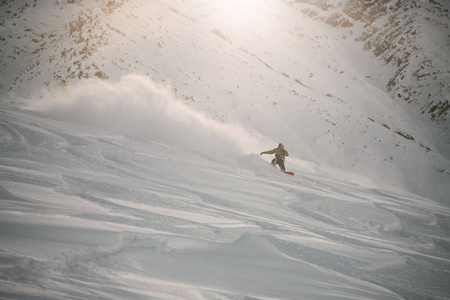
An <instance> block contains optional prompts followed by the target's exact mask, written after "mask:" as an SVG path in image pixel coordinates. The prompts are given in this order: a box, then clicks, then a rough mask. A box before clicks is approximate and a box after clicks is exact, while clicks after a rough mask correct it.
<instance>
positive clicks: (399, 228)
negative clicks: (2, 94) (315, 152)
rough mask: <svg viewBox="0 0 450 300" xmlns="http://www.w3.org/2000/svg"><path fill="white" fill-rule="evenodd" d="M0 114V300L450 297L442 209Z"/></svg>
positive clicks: (252, 162)
mask: <svg viewBox="0 0 450 300" xmlns="http://www.w3.org/2000/svg"><path fill="white" fill-rule="evenodd" d="M0 117H1V122H0V125H1V126H0V137H1V140H2V143H1V157H0V159H1V160H0V199H1V203H2V204H1V211H0V244H1V247H0V261H1V263H0V287H1V288H0V297H1V298H3V299H25V298H26V299H43V298H45V299H62V298H64V299H125V298H127V299H218V298H220V299H249V298H251V299H259V298H261V299H262V298H265V299H267V298H273V299H299V298H302V299H354V298H358V299H400V298H404V299H409V298H414V297H416V298H423V299H425V298H427V299H428V298H429V299H444V298H445V297H446V296H448V294H449V291H450V290H449V288H448V279H449V271H448V270H449V269H450V254H449V249H450V238H449V234H448V232H449V231H448V228H449V215H450V212H449V209H448V208H447V207H444V206H442V205H440V204H438V203H436V202H434V201H431V200H428V199H425V198H421V197H419V196H415V195H412V194H409V193H406V192H402V191H400V190H394V189H393V188H389V187H387V186H383V187H380V186H370V185H369V184H367V183H361V184H359V183H357V182H358V178H357V177H355V178H354V179H355V180H354V182H352V181H348V180H347V181H343V180H341V179H339V176H336V175H335V174H332V173H329V172H327V171H326V170H323V169H320V168H319V167H317V168H316V169H315V170H314V171H308V172H305V171H304V170H302V169H300V168H295V165H294V169H293V171H294V172H295V173H296V175H295V176H294V177H292V176H287V175H285V174H282V173H280V172H278V171H276V170H274V169H272V168H271V167H270V165H268V164H267V163H266V162H264V161H263V160H260V159H259V157H256V156H255V155H250V156H247V157H242V158H241V159H238V160H229V161H226V162H222V161H219V160H214V159H211V158H210V157H209V156H205V155H203V154H202V153H199V152H197V153H196V152H189V151H186V150H183V149H179V148H176V147H170V146H167V145H164V144H159V143H155V142H151V141H149V140H147V139H144V138H138V137H131V136H124V135H120V134H117V135H116V134H111V133H109V132H105V131H101V130H97V129H93V128H89V127H84V126H81V125H75V124H69V123H64V122H59V121H52V120H49V119H46V118H43V117H40V116H38V115H35V114H33V113H31V112H27V111H22V110H19V109H17V108H14V107H13V106H9V105H5V104H2V107H1V112H0ZM347 178H348V174H347ZM350 179H351V178H350ZM246 297H249V298H246Z"/></svg>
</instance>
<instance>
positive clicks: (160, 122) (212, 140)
mask: <svg viewBox="0 0 450 300" xmlns="http://www.w3.org/2000/svg"><path fill="white" fill-rule="evenodd" d="M29 108H30V109H32V110H35V111H39V112H40V113H41V114H43V115H45V116H47V117H50V118H52V119H57V120H64V121H68V122H72V123H77V124H84V125H88V126H93V127H97V128H102V129H105V130H108V131H112V132H119V133H123V134H127V135H138V136H143V137H147V138H150V139H152V140H154V141H158V142H162V143H167V144H170V145H176V146H179V147H182V148H187V149H190V150H194V151H200V152H203V153H206V154H208V155H218V156H222V157H223V156H239V155H243V154H246V153H248V152H249V151H248V149H250V144H251V140H252V138H251V137H250V136H249V135H248V133H247V132H246V131H245V130H244V129H243V128H241V127H239V126H235V125H229V124H227V125H225V124H222V123H219V122H217V121H215V120H212V119H209V118H207V117H206V116H204V115H203V114H201V113H200V112H198V111H194V110H193V109H191V108H190V107H188V106H187V105H186V104H185V103H183V102H182V101H181V100H180V99H177V98H176V97H175V96H174V95H173V93H172V92H171V91H170V87H167V86H161V85H158V84H156V83H154V82H153V81H152V80H151V79H149V78H148V77H146V76H142V75H137V74H129V75H125V76H123V77H121V78H120V80H119V81H118V82H111V81H102V80H98V79H88V80H85V81H82V82H80V83H78V84H76V85H74V86H70V87H68V88H66V89H64V90H60V91H57V92H52V93H47V94H46V95H45V96H43V97H42V99H41V100H39V101H37V102H35V103H33V104H32V105H31V106H30V107H29Z"/></svg>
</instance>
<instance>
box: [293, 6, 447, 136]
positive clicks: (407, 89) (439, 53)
mask: <svg viewBox="0 0 450 300" xmlns="http://www.w3.org/2000/svg"><path fill="white" fill-rule="evenodd" d="M291 4H292V5H293V6H294V7H297V8H298V9H299V10H301V11H302V12H303V13H305V14H306V15H308V16H309V17H311V18H315V19H317V20H320V21H322V22H324V23H326V24H328V25H330V26H335V27H339V28H341V29H342V30H346V31H347V32H348V33H349V34H351V35H352V37H353V38H354V39H355V40H356V41H359V42H361V43H362V46H363V47H364V49H365V50H368V51H372V52H373V53H374V55H375V56H376V57H377V58H378V59H380V60H382V61H384V63H385V64H386V65H389V66H392V67H394V68H395V71H394V72H393V74H392V75H391V77H390V78H388V80H387V81H386V86H385V88H386V90H387V92H389V93H390V95H391V97H392V98H393V99H400V100H403V101H405V102H407V103H410V104H413V105H414V106H415V107H416V108H417V109H418V110H420V112H421V113H422V114H424V115H428V116H429V118H430V119H431V120H432V121H435V122H437V123H438V124H440V125H443V126H444V127H448V112H449V108H450V102H449V101H450V80H449V76H450V73H449V66H450V49H449V45H450V36H449V34H448V32H449V29H448V28H449V8H450V3H449V2H448V1H444V0H440V1H439V0H438V1H434V0H430V1H420V2H419V1H398V0H382V1H374V0H373V1H361V0H337V1H321V0H306V1H300V0H297V1H291Z"/></svg>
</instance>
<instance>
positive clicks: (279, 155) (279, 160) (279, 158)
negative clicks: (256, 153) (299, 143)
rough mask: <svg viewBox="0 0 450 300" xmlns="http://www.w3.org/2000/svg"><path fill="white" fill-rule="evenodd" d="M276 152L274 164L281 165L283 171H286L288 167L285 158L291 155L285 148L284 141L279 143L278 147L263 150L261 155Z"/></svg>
mask: <svg viewBox="0 0 450 300" xmlns="http://www.w3.org/2000/svg"><path fill="white" fill-rule="evenodd" d="M274 153H275V158H274V159H272V165H273V166H274V167H275V165H279V166H280V169H281V171H283V172H284V171H286V169H285V168H284V159H285V156H289V153H288V152H287V151H286V150H285V149H284V145H283V144H282V143H279V144H278V148H275V149H272V150H270V151H264V152H261V154H260V155H263V154H274Z"/></svg>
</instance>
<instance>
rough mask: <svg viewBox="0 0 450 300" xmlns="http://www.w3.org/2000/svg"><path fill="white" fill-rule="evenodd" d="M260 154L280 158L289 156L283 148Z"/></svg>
mask: <svg viewBox="0 0 450 300" xmlns="http://www.w3.org/2000/svg"><path fill="white" fill-rule="evenodd" d="M261 154H275V156H276V155H280V156H289V153H288V152H287V151H286V150H285V149H283V148H275V149H272V150H270V151H264V152H262V153H261Z"/></svg>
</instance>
